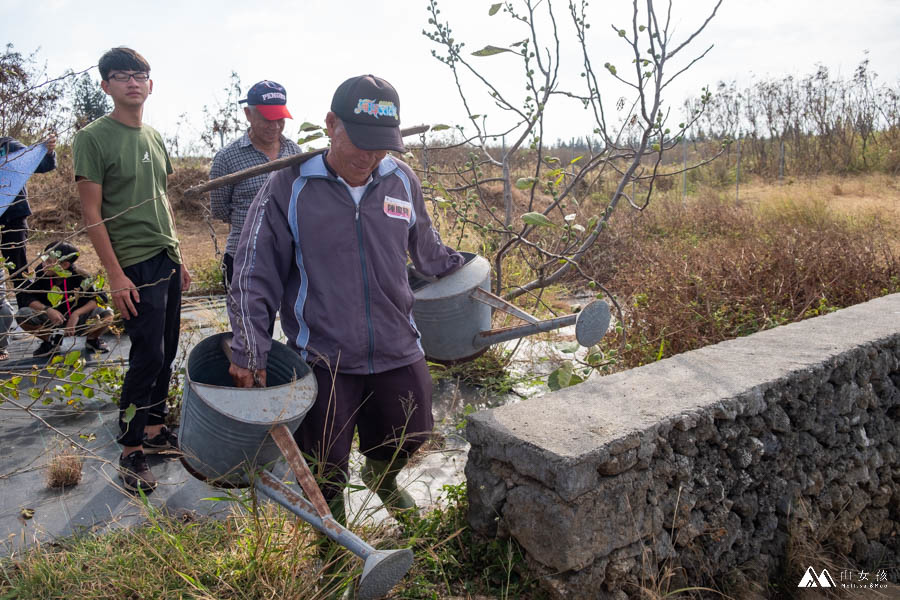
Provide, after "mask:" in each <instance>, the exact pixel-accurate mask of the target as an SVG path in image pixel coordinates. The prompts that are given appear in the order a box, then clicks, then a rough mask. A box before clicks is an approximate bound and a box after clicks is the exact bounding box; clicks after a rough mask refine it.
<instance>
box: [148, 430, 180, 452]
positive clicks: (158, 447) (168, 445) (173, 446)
mask: <svg viewBox="0 0 900 600" xmlns="http://www.w3.org/2000/svg"><path fill="white" fill-rule="evenodd" d="M143 446H144V454H162V453H165V454H178V453H179V450H178V436H177V435H175V434H174V433H172V431H171V430H170V429H169V428H168V427H166V426H165V425H163V428H162V430H160V432H159V433H158V434H156V435H154V436H153V437H152V438H151V437H147V434H146V433H145V434H144V444H143Z"/></svg>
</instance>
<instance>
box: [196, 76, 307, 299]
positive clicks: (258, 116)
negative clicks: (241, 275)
mask: <svg viewBox="0 0 900 600" xmlns="http://www.w3.org/2000/svg"><path fill="white" fill-rule="evenodd" d="M240 102H241V103H242V104H246V105H247V106H245V107H244V116H246V117H247V121H248V122H249V123H250V128H249V129H247V131H246V133H244V135H242V136H241V137H240V138H238V139H236V140H235V141H233V142H231V143H230V144H228V145H227V146H225V147H224V148H222V149H221V150H220V151H219V152H218V153H217V154H216V156H215V158H214V159H213V163H212V168H211V169H210V171H209V178H210V179H215V178H217V177H222V176H224V175H229V174H231V173H234V172H236V171H241V170H243V169H246V168H248V167H253V166H256V165H261V164H263V163H266V162H268V161H270V160H275V159H276V158H282V157H284V156H291V155H292V154H299V153H300V146H298V145H297V144H295V143H294V142H292V141H291V140H289V139H287V138H286V137H284V136H283V135H281V132H282V131H283V130H284V120H285V119H290V118H292V117H291V113H289V112H288V109H287V106H286V104H287V94H286V92H285V91H284V88H283V87H282V86H280V85H279V84H277V83H275V82H274V81H268V80H266V81H260V82H259V83H256V84H254V85H253V87H251V88H250V91H248V92H247V97H246V98H245V99H244V100H241V101H240ZM268 176H269V175H268V174H263V175H257V176H255V177H250V178H249V179H245V180H243V181H240V182H238V183H235V184H233V185H226V186H222V187H220V188H218V189H215V190H212V191H210V193H209V204H210V209H211V211H212V214H213V217H216V218H217V219H221V220H222V221H225V222H226V223H228V224H229V225H231V231H230V233H229V234H228V241H227V242H226V243H225V256H224V258H223V260H222V269H223V274H224V278H225V286H226V288H227V287H230V286H231V277H232V275H233V274H234V253H235V251H236V250H237V246H238V240H240V239H241V229H242V228H243V227H244V219H246V218H247V210H248V209H249V208H250V203H251V202H253V198H254V197H256V193H257V192H258V191H259V188H261V187H262V186H263V184H264V183H265V182H266V178H267V177H268Z"/></svg>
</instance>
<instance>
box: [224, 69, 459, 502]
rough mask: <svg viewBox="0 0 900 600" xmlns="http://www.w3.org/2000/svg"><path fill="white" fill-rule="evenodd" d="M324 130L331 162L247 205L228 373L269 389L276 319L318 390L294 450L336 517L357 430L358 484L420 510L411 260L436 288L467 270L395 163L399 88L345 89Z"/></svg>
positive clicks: (425, 377)
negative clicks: (409, 477) (315, 468)
mask: <svg viewBox="0 0 900 600" xmlns="http://www.w3.org/2000/svg"><path fill="white" fill-rule="evenodd" d="M325 123H326V126H327V129H328V135H329V136H330V137H331V147H330V148H329V150H328V151H327V152H326V153H325V154H324V155H322V154H319V155H316V156H315V157H313V158H312V159H310V160H308V161H307V162H305V163H303V164H301V165H297V166H294V167H290V168H286V169H282V170H280V171H277V172H275V173H273V174H272V176H271V177H270V178H269V179H268V181H266V183H265V185H264V186H263V187H262V189H261V190H260V191H259V193H258V194H257V195H256V198H255V200H254V201H253V204H252V205H251V207H250V212H249V213H248V215H247V225H246V227H244V231H243V233H242V234H241V239H240V243H239V244H238V250H237V254H235V258H234V269H235V271H234V273H235V277H234V282H233V285H232V287H231V293H230V296H231V297H230V301H229V303H228V306H229V317H230V319H231V325H232V329H233V330H234V333H235V335H234V340H233V342H232V352H233V358H232V360H233V364H232V365H231V368H230V372H231V374H232V377H233V378H234V380H235V382H236V384H237V385H239V386H241V387H251V386H253V385H254V383H255V382H259V383H261V384H262V385H265V379H266V359H267V356H268V352H269V349H270V348H271V339H270V338H269V336H267V335H265V333H266V324H267V322H268V319H269V318H271V317H273V316H274V314H275V311H276V310H279V309H280V310H281V326H282V329H283V330H284V332H285V335H286V336H287V339H288V344H289V345H290V346H291V347H292V348H293V349H294V350H296V351H297V352H298V353H299V354H300V355H301V357H303V359H304V360H306V361H307V362H309V363H310V365H311V366H312V368H313V372H314V373H315V376H316V381H317V383H318V390H319V393H318V396H317V398H316V402H315V404H314V405H313V407H312V409H311V410H310V411H309V412H308V413H307V415H306V417H305V418H304V420H303V423H302V424H301V426H300V428H299V429H298V430H297V431H296V433H295V434H294V438H295V439H296V440H297V443H298V445H299V446H300V448H301V449H302V450H303V451H304V452H306V453H307V454H309V455H311V456H313V457H314V458H315V459H316V460H317V461H318V464H319V467H320V470H321V471H322V472H323V474H324V475H325V477H326V480H327V483H326V484H325V485H324V487H323V493H324V494H325V497H326V498H328V499H329V503H330V504H331V506H332V512H333V513H334V514H335V516H336V517H338V518H342V516H343V485H344V484H345V483H346V482H347V471H348V462H349V456H350V447H351V444H352V442H353V437H354V432H355V431H358V433H359V449H360V452H361V453H362V454H363V455H364V456H365V457H366V463H365V466H364V467H363V471H362V478H363V481H364V482H365V483H366V485H367V486H369V488H371V489H372V490H374V491H376V492H377V493H378V495H379V497H380V498H381V500H382V502H383V503H384V504H385V506H386V507H387V508H388V510H390V511H391V512H393V513H397V512H398V511H402V510H407V509H414V508H415V502H414V501H413V499H412V498H411V497H410V496H409V494H408V493H406V492H405V491H403V490H402V489H399V488H398V486H397V484H396V477H397V474H398V472H399V471H400V469H402V468H403V466H404V465H405V464H406V461H407V459H408V458H409V456H410V455H411V454H412V453H413V452H415V451H416V450H417V449H418V448H419V447H420V446H421V445H422V443H423V442H424V441H425V440H426V439H427V437H428V435H429V433H430V432H431V429H432V427H433V424H434V421H433V418H432V414H431V376H430V374H429V372H428V367H427V365H426V363H425V356H424V354H423V352H422V347H421V345H420V344H419V332H418V331H417V329H416V324H415V322H414V320H413V316H412V306H413V300H414V298H413V293H412V290H411V289H410V287H409V281H408V279H407V266H406V263H407V257H410V258H411V259H412V262H413V264H414V265H415V267H416V268H417V269H418V270H419V271H421V272H422V273H424V274H426V275H431V276H436V277H441V276H444V275H447V274H449V273H451V272H452V271H454V270H456V269H457V268H459V267H460V266H462V264H463V262H464V259H463V257H462V256H461V255H460V254H459V253H457V252H456V251H454V250H453V249H451V248H448V247H447V246H445V245H444V244H443V243H442V242H441V239H440V236H439V235H438V233H437V231H435V229H434V228H433V227H432V224H431V219H430V218H429V216H428V213H427V211H426V209H425V202H424V199H423V197H422V189H421V186H420V183H419V180H418V178H417V177H416V176H415V174H414V173H413V171H412V169H410V168H409V166H408V165H406V164H405V163H404V162H402V161H401V160H399V159H397V158H395V157H393V156H390V155H389V154H388V152H389V151H395V152H403V151H404V147H403V140H402V137H401V135H400V99H399V97H398V95H397V92H396V90H394V88H393V86H391V84H389V83H388V82H386V81H384V80H383V79H380V78H378V77H375V76H373V75H362V76H359V77H353V78H351V79H348V80H347V81H345V82H344V83H342V84H341V85H340V86H339V87H338V88H337V91H336V92H335V94H334V97H333V99H332V103H331V111H330V112H329V113H328V114H327V116H326V117H325Z"/></svg>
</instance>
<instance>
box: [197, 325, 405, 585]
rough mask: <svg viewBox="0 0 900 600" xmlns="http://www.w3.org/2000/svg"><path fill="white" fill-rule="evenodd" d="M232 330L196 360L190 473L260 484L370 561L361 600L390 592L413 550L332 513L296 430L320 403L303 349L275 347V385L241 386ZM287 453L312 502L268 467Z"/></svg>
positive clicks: (223, 482)
mask: <svg viewBox="0 0 900 600" xmlns="http://www.w3.org/2000/svg"><path fill="white" fill-rule="evenodd" d="M230 340H231V334H230V333H220V334H216V335H213V336H211V337H208V338H206V339H204V340H202V341H201V342H200V343H199V344H197V345H196V346H194V348H193V349H192V350H191V352H190V354H189V355H188V360H187V369H186V371H187V374H186V378H185V379H186V381H185V386H184V395H183V398H182V408H181V426H180V431H179V437H180V445H181V451H182V453H183V455H182V458H181V461H182V464H183V465H184V466H185V468H186V469H187V471H188V472H189V473H191V474H192V475H194V476H195V477H197V478H198V479H202V480H204V481H206V482H208V483H210V484H212V485H216V486H220V487H246V486H249V485H251V484H252V485H253V487H254V488H255V489H256V491H257V492H258V493H260V494H262V495H263V496H265V497H267V498H269V499H271V500H273V501H274V502H276V503H278V504H280V505H281V506H283V507H285V508H286V509H288V510H289V511H291V512H293V513H294V514H296V515H297V516H298V517H300V518H301V519H303V520H304V521H306V522H307V523H309V524H310V525H312V526H313V527H314V528H315V529H317V530H318V531H319V532H321V533H323V534H325V535H326V536H327V537H328V538H330V539H332V540H334V541H335V542H337V543H338V544H340V545H342V546H344V547H345V548H347V549H348V550H350V551H351V552H353V553H354V554H355V555H356V556H358V557H359V558H360V559H362V560H363V561H364V565H363V572H362V575H361V576H360V579H359V586H358V588H357V596H358V597H359V598H361V599H363V600H374V599H375V598H380V597H382V596H384V595H385V594H387V593H388V592H389V591H390V590H391V588H393V587H394V586H395V585H396V584H397V583H398V582H399V581H400V580H401V579H403V577H404V575H406V572H407V571H408V570H409V568H410V566H412V561H413V553H412V550H410V549H408V548H406V549H401V550H376V549H375V548H373V547H372V546H370V545H369V544H367V543H366V542H364V541H363V540H362V539H360V538H359V537H358V536H357V535H356V534H354V533H353V532H351V531H350V530H349V529H347V528H346V527H344V526H343V525H341V524H340V523H338V522H337V521H336V520H335V519H334V517H333V516H332V515H331V511H330V510H329V509H328V504H327V503H326V502H325V498H324V497H323V496H322V492H321V490H320V489H319V486H318V485H316V481H315V478H314V477H313V475H312V473H311V472H310V470H309V467H308V466H307V464H306V461H305V460H304V459H303V455H302V454H301V453H300V449H299V448H298V447H297V444H296V442H294V437H293V435H292V432H293V431H294V430H296V429H297V427H298V426H299V425H300V422H301V421H303V417H304V415H306V413H307V412H308V411H309V409H310V408H311V407H312V405H313V403H314V402H315V399H316V391H317V389H316V388H317V386H316V378H315V376H314V375H313V373H312V370H311V369H310V368H309V366H308V365H307V364H306V363H305V362H303V361H302V360H301V359H300V357H299V356H298V355H297V353H296V352H294V351H293V350H291V349H290V348H289V347H287V346H285V345H284V344H281V343H279V342H276V341H273V342H272V349H271V351H270V352H269V358H268V361H267V365H266V376H267V377H266V379H267V387H265V388H237V387H234V384H233V383H232V380H231V376H230V375H229V374H228V367H229V366H230V364H231V360H230V356H229V355H230V352H231V350H230V346H229V344H230ZM280 456H284V457H285V458H286V459H287V461H288V464H289V465H290V467H291V469H292V470H293V471H294V475H295V476H296V477H297V481H298V483H300V486H301V487H302V488H303V492H304V493H305V494H306V498H304V497H303V496H301V495H300V494H299V493H297V492H296V491H295V490H292V489H291V488H289V487H288V486H286V485H285V484H284V483H282V482H281V481H280V480H279V479H278V478H277V477H275V476H274V475H272V474H271V473H270V472H269V471H267V470H266V467H267V465H270V464H271V463H273V462H274V461H275V460H277V459H278V458H279V457H280Z"/></svg>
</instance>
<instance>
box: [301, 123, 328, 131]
mask: <svg viewBox="0 0 900 600" xmlns="http://www.w3.org/2000/svg"><path fill="white" fill-rule="evenodd" d="M320 129H323V127H322V126H321V125H316V124H315V123H310V122H309V121H303V124H302V125H301V126H300V131H318V130H320Z"/></svg>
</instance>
